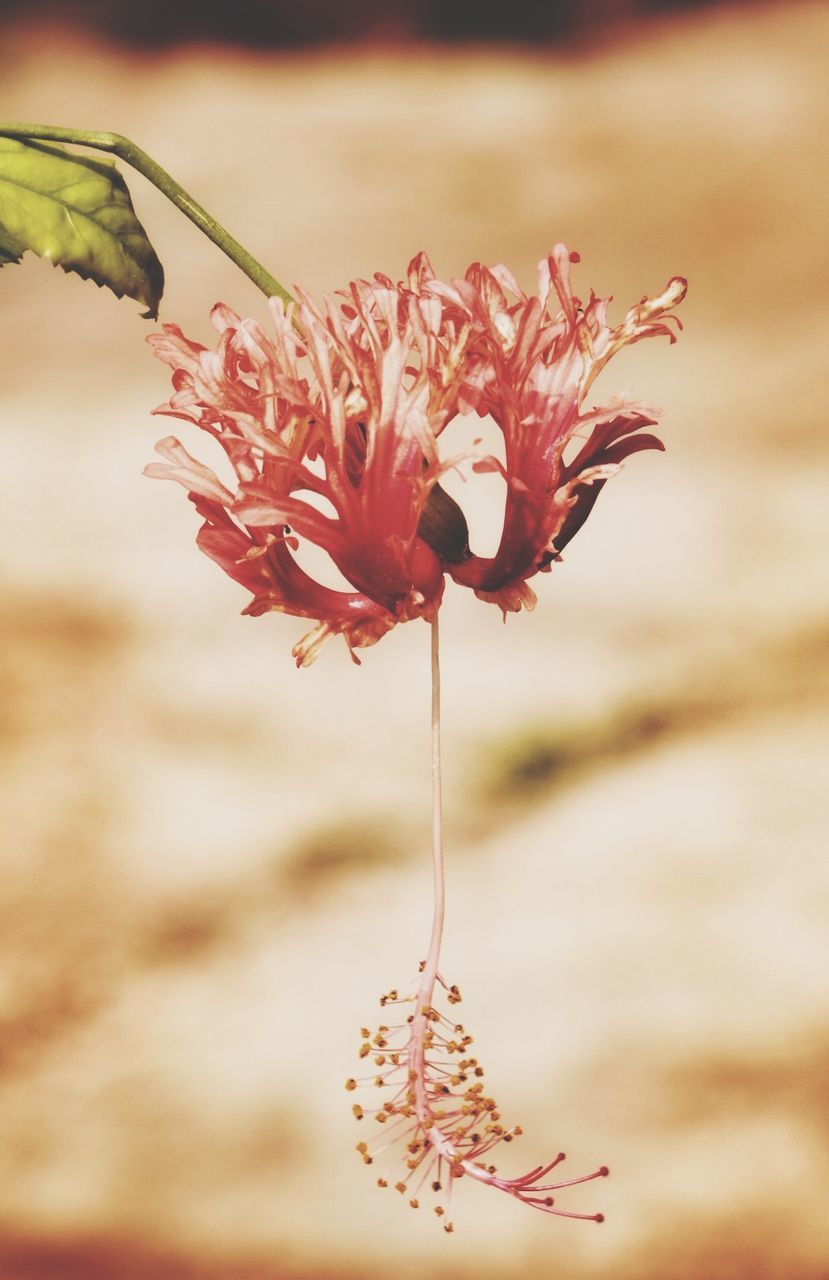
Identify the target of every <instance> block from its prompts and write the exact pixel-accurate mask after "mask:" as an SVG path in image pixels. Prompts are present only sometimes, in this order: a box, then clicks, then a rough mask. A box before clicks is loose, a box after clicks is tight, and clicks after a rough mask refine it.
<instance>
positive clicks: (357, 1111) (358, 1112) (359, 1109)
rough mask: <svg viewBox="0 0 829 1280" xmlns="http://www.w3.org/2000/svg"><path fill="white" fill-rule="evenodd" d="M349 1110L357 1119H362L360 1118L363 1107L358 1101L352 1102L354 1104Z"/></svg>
mask: <svg viewBox="0 0 829 1280" xmlns="http://www.w3.org/2000/svg"><path fill="white" fill-rule="evenodd" d="M351 1111H352V1113H353V1115H354V1117H355V1119H357V1120H362V1118H363V1108H362V1107H361V1106H360V1104H359V1102H355V1103H354V1106H353V1107H352V1108H351Z"/></svg>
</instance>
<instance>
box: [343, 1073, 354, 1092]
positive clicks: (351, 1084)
mask: <svg viewBox="0 0 829 1280" xmlns="http://www.w3.org/2000/svg"><path fill="white" fill-rule="evenodd" d="M345 1087H346V1089H347V1090H348V1092H349V1093H353V1092H354V1090H355V1089H356V1088H357V1081H356V1080H355V1079H354V1077H353V1076H349V1077H348V1079H347V1080H346V1082H345Z"/></svg>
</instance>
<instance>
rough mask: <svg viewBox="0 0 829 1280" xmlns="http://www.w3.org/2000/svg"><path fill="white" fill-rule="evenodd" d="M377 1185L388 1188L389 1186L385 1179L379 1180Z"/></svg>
mask: <svg viewBox="0 0 829 1280" xmlns="http://www.w3.org/2000/svg"><path fill="white" fill-rule="evenodd" d="M377 1185H378V1187H387V1186H388V1185H389V1184H388V1183H387V1182H386V1179H385V1178H378V1179H377Z"/></svg>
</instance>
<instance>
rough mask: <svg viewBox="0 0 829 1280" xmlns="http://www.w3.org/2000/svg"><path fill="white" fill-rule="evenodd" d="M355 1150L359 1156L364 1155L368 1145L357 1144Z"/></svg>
mask: <svg viewBox="0 0 829 1280" xmlns="http://www.w3.org/2000/svg"><path fill="white" fill-rule="evenodd" d="M356 1149H357V1151H359V1153H360V1155H364V1154H365V1152H366V1151H368V1144H367V1143H365V1142H358V1143H357V1148H356Z"/></svg>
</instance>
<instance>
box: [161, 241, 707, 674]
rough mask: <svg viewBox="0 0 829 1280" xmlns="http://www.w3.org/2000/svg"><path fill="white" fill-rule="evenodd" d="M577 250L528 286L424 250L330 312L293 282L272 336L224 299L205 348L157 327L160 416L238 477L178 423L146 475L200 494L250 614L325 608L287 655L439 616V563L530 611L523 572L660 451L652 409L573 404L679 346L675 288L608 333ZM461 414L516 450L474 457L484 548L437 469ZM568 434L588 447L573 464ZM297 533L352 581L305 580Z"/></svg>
mask: <svg viewBox="0 0 829 1280" xmlns="http://www.w3.org/2000/svg"><path fill="white" fill-rule="evenodd" d="M575 260H577V255H575V254H573V255H569V254H568V253H567V250H566V249H565V248H564V247H563V246H562V245H558V246H557V247H556V248H555V249H554V251H553V253H552V254H551V255H550V257H549V258H548V259H547V260H546V261H544V262H542V264H541V268H540V283H539V292H538V296H537V297H532V298H528V297H527V296H526V295H525V294H523V293H522V292H521V290H520V289H519V287H518V285H517V284H516V283H515V281H514V279H513V278H512V276H511V275H510V273H509V272H508V271H507V270H506V268H505V267H493V268H486V267H482V266H481V265H480V264H475V265H473V266H471V267H470V268H469V270H468V272H467V274H466V277H465V278H464V279H463V280H458V281H455V282H454V283H453V284H451V285H447V284H442V283H441V282H440V281H438V280H436V279H435V277H434V273H433V271H432V269H431V266H430V264H429V261H428V259H427V258H426V257H425V255H423V254H421V255H419V256H418V257H417V258H415V259H414V260H413V262H412V263H411V265H410V267H409V275H408V281H407V283H406V284H399V285H397V286H395V285H394V284H393V283H392V281H391V280H389V279H388V278H387V277H385V276H381V275H378V276H376V277H375V280H374V282H373V283H368V282H367V281H357V282H355V283H354V284H352V285H351V286H350V288H349V290H348V291H346V292H344V293H342V294H340V295H339V296H338V297H337V298H336V299H328V300H326V302H325V304H324V306H323V307H322V308H317V307H315V306H314V304H313V303H312V302H311V300H310V299H309V298H308V297H307V295H306V294H305V293H303V292H302V291H298V292H299V297H300V301H299V304H298V306H297V307H296V309H295V311H294V309H293V308H291V310H290V311H289V312H286V311H285V310H284V308H283V306H282V303H281V302H280V301H279V300H278V299H273V300H272V301H271V311H272V318H273V324H274V334H273V335H272V336H269V335H268V334H266V333H265V332H264V330H263V329H262V328H261V327H260V326H259V325H258V324H256V323H255V322H254V321H251V320H240V319H239V317H238V316H236V315H235V314H234V313H233V312H232V311H230V310H229V309H228V308H227V307H224V306H221V305H219V306H217V307H216V308H214V311H213V316H212V319H213V324H214V325H215V327H216V328H217V329H218V331H219V334H220V338H219V342H218V345H217V347H216V349H215V350H214V351H211V350H208V349H207V348H205V347H203V346H201V345H200V344H199V343H194V342H191V341H190V340H189V339H187V338H185V337H184V335H183V334H182V333H181V331H180V330H179V329H178V328H177V327H176V326H175V325H165V327H164V334H163V335H155V336H153V337H151V338H150V342H151V343H152V344H153V345H154V347H155V350H156V354H157V355H158V356H159V357H160V358H161V359H162V360H164V361H165V362H166V363H167V364H169V365H171V366H172V368H173V387H174V393H173V396H172V398H171V399H170V401H169V403H168V404H166V405H164V406H162V407H161V408H160V409H159V410H157V412H160V413H165V414H168V415H170V416H172V417H179V418H184V419H185V420H187V421H189V422H194V423H196V424H197V425H198V426H199V427H201V428H202V429H203V430H205V431H207V432H208V433H209V434H210V435H212V436H213V437H214V438H215V439H216V440H217V441H218V442H219V444H220V445H221V446H222V448H223V449H224V452H225V454H226V455H227V458H228V460H229V462H230V466H231V469H232V473H233V487H232V488H231V487H228V486H227V485H225V484H224V483H223V482H222V481H221V480H220V479H219V478H218V476H216V474H215V473H214V472H213V471H212V470H210V469H209V468H208V467H205V466H204V465H203V464H201V463H200V462H197V461H196V460H195V459H194V458H192V457H191V456H190V454H189V453H188V452H187V451H186V450H185V448H184V446H183V445H182V444H181V443H180V442H179V441H178V440H177V439H175V438H174V437H172V436H170V437H167V438H166V439H165V440H162V441H161V442H160V443H159V445H158V446H157V448H158V452H159V453H161V455H162V457H164V458H165V459H166V461H165V462H163V463H154V464H152V465H151V466H149V467H148V468H147V474H148V475H151V476H161V477H166V478H168V479H174V480H177V481H178V482H179V483H181V484H183V485H184V486H185V488H186V489H187V490H188V492H189V496H190V498H191V500H192V502H193V503H194V505H195V506H196V509H197V511H198V512H199V514H200V515H201V516H202V518H203V520H204V523H203V525H202V527H201V530H200V532H199V535H198V543H199V546H200V547H201V548H202V550H203V551H205V552H206V553H207V555H209V556H211V557H212V558H213V559H214V560H216V561H217V562H218V563H219V564H220V565H221V566H222V568H223V569H224V570H225V571H226V572H227V573H228V574H230V576H231V577H232V578H235V579H236V581H238V582H240V583H241V584H242V585H243V586H245V587H247V588H248V590H249V591H250V592H251V593H252V595H253V600H252V601H251V603H250V604H249V605H248V606H247V609H246V610H245V612H246V613H251V614H260V613H264V612H266V611H267V610H270V609H277V610H281V611H282V612H285V613H291V614H296V615H298V616H300V617H306V618H313V619H316V622H317V625H316V626H315V627H314V628H313V629H312V630H311V631H310V632H309V633H308V634H307V635H306V636H305V637H304V638H303V639H302V640H301V641H300V642H299V644H297V645H296V646H295V648H294V655H295V657H296V660H297V664H298V665H302V664H304V663H309V662H312V661H313V659H314V658H315V657H316V654H317V652H318V650H319V647H320V645H321V643H322V642H323V641H324V640H325V639H326V637H327V636H329V635H331V634H335V633H341V634H342V635H343V637H344V638H345V640H346V643H347V644H348V646H349V648H350V650H351V651H352V656H354V650H355V649H357V648H360V647H362V646H365V645H370V644H374V643H375V642H376V641H377V640H379V639H380V638H381V637H382V636H383V635H385V633H386V632H387V631H388V630H390V629H391V628H392V627H393V626H394V625H395V624H396V623H398V622H405V621H407V620H409V619H411V618H416V617H422V618H425V619H427V620H429V619H431V618H432V617H434V614H435V611H436V609H437V608H438V607H439V605H440V601H441V596H442V592H443V577H444V573H445V572H449V573H450V574H451V575H452V577H453V578H454V579H455V580H456V581H457V582H459V583H462V584H464V585H467V586H471V587H473V588H474V590H475V593H476V594H477V595H478V596H480V597H481V598H482V599H484V600H491V601H494V602H495V603H496V604H498V605H499V606H500V608H502V609H503V610H504V611H505V612H506V611H508V610H517V609H519V608H520V607H521V606H522V605H523V606H525V607H527V608H532V606H533V605H534V603H535V595H534V593H533V591H532V589H531V588H530V587H529V586H528V585H527V579H528V578H530V577H532V575H533V574H535V573H536V572H537V571H538V570H546V569H548V568H549V567H550V563H551V561H553V560H555V559H558V558H559V557H560V553H561V551H562V549H563V547H564V546H565V544H566V543H567V542H568V541H569V540H570V538H572V536H573V535H574V533H575V532H576V531H577V530H578V528H579V527H580V526H581V524H583V522H584V520H585V519H586V518H587V515H588V514H589V512H590V509H591V508H592V506H593V503H594V502H595V499H596V496H597V494H598V492H599V490H600V489H601V487H602V485H603V484H604V482H605V480H606V479H607V478H608V476H610V475H612V474H614V473H615V472H616V471H618V469H619V463H620V462H621V460H622V459H623V458H625V457H627V456H628V454H630V453H633V452H635V451H636V450H639V449H652V448H662V445H661V442H660V441H659V440H658V439H657V438H656V437H655V436H653V435H651V434H649V433H647V432H646V431H643V428H646V427H649V426H652V425H653V424H654V422H655V417H654V415H653V412H652V411H651V410H649V409H646V408H644V407H643V406H642V405H639V404H634V403H627V402H624V401H619V402H617V403H615V404H613V405H611V406H609V407H607V408H604V409H593V410H590V411H588V412H584V411H583V409H582V406H583V402H584V399H585V396H586V395H587V392H588V390H589V388H590V386H591V384H592V382H593V379H594V378H595V376H596V374H597V373H598V372H599V370H600V369H601V368H602V367H603V366H604V365H605V364H606V363H607V361H608V360H609V359H610V357H611V356H612V355H614V354H615V353H616V351H618V350H620V349H621V347H623V346H625V345H626V344H627V343H630V342H636V341H638V340H639V339H640V338H643V337H648V336H651V335H652V334H660V333H661V334H666V335H667V336H668V337H669V338H670V339H671V341H673V340H674V337H675V335H674V332H673V330H672V329H671V328H670V326H669V324H668V323H667V322H666V321H667V320H668V319H673V317H668V316H667V313H668V312H669V311H670V310H671V308H672V307H674V306H675V305H676V304H677V303H678V302H679V301H680V300H681V299H682V297H683V296H684V293H685V282H684V281H683V280H679V279H674V280H672V281H671V282H670V283H669V285H668V287H667V289H666V290H665V292H664V294H662V295H661V296H660V297H659V298H656V299H654V300H653V301H648V300H647V299H643V300H642V302H641V303H639V304H638V305H637V306H635V307H633V308H632V309H631V310H630V311H629V312H628V314H627V316H626V317H625V319H624V321H623V322H622V324H621V325H619V326H618V327H617V328H615V329H614V328H610V327H609V325H608V324H607V321H606V318H605V316H606V308H607V303H606V302H604V301H600V300H598V299H597V298H596V297H595V296H594V295H592V294H591V296H590V299H589V301H588V303H587V305H586V306H585V307H584V308H582V306H581V304H580V303H579V301H578V299H577V298H576V297H574V295H573V294H572V292H571V289H570V276H569V264H570V262H571V261H575ZM508 295H512V296H513V298H514V299H515V300H514V301H510V300H509V297H508ZM553 298H556V299H557V300H558V303H559V305H560V308H561V310H560V311H558V313H557V314H551V313H550V310H549V303H550V301H551V299H553ZM468 411H475V412H477V413H479V414H481V415H486V414H491V416H492V417H493V418H494V419H495V421H496V422H497V423H498V426H499V427H500V429H501V431H502V432H503V435H504V441H505V447H506V463H505V465H502V464H501V463H500V462H498V461H497V460H496V459H494V458H484V459H480V460H479V461H478V462H477V463H476V464H475V465H476V469H478V470H491V469H498V470H499V471H501V472H502V474H503V475H504V478H505V480H506V483H507V499H506V510H505V517H504V527H503V533H502V536H501V543H500V546H499V548H498V550H497V552H496V554H495V555H494V556H493V557H491V558H488V557H482V556H476V555H473V554H472V552H471V551H470V550H469V547H468V540H467V531H466V522H465V519H464V517H463V513H462V511H461V509H460V508H459V507H458V506H457V504H456V503H455V502H454V501H453V500H452V499H451V498H449V497H448V495H447V494H446V493H445V492H444V491H443V490H442V489H441V488H440V486H439V485H438V480H439V478H440V476H441V474H442V473H443V471H445V470H446V469H447V467H449V466H451V465H452V464H451V462H444V463H441V462H440V460H439V458H438V452H437V437H438V436H439V434H440V432H441V431H442V430H443V428H444V427H445V426H446V424H447V423H448V422H449V421H450V420H451V419H452V418H453V417H455V416H456V414H457V413H459V412H468ZM574 440H583V444H582V446H581V448H580V449H579V450H578V451H577V452H576V455H575V457H569V458H565V451H566V450H567V446H568V445H570V444H571V442H572V441H574ZM321 508H324V509H321ZM298 539H303V540H306V541H308V542H310V543H313V544H315V545H316V546H317V547H319V548H321V549H322V550H324V551H326V552H327V553H328V554H329V555H330V557H331V559H332V560H333V562H334V564H335V565H336V567H337V568H338V569H339V571H340V573H341V574H342V575H343V577H344V578H345V579H346V580H347V583H348V584H349V585H350V587H351V588H352V589H351V590H334V589H333V588H331V587H327V586H323V585H322V584H321V583H319V582H317V581H316V580H315V579H314V578H312V577H311V576H310V575H309V574H308V573H306V572H305V570H304V569H303V568H301V566H300V564H299V563H298V561H297V559H296V556H295V554H294V553H295V552H296V551H297V549H298V546H299V542H298ZM355 661H356V658H355Z"/></svg>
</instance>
